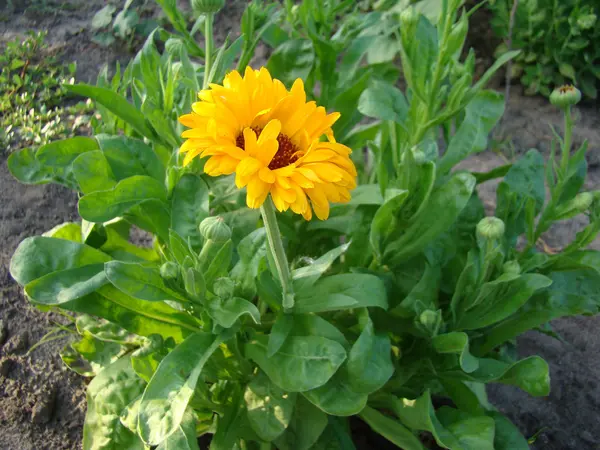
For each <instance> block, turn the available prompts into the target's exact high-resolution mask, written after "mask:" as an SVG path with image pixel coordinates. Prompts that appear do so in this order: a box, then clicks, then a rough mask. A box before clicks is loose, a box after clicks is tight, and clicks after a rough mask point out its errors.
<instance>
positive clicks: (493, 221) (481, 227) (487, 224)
mask: <svg viewBox="0 0 600 450" xmlns="http://www.w3.org/2000/svg"><path fill="white" fill-rule="evenodd" d="M502 236H504V222H502V220H500V219H498V218H497V217H493V216H492V217H484V218H483V219H481V220H480V221H479V223H478V224H477V238H478V239H500V238H501V237H502Z"/></svg>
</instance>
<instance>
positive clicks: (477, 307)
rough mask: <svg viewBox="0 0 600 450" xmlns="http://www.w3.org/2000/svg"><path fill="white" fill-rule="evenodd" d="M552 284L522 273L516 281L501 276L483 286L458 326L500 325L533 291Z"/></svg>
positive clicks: (547, 280)
mask: <svg viewBox="0 0 600 450" xmlns="http://www.w3.org/2000/svg"><path fill="white" fill-rule="evenodd" d="M551 284H552V280H551V279H550V278H548V277H545V276H543V275H539V274H524V275H521V276H520V277H517V278H514V277H510V276H506V275H503V276H501V277H500V278H498V279H497V280H494V281H491V282H489V283H485V284H484V285H483V286H481V289H480V290H479V293H478V296H477V298H476V299H475V301H474V302H473V304H472V305H470V308H469V310H468V311H467V312H466V314H465V315H464V316H463V317H462V318H461V319H460V320H459V322H458V324H457V327H458V328H460V329H464V330H475V329H479V328H485V327H487V326H489V325H493V324H494V323H497V322H500V321H502V320H504V319H506V318H507V317H509V316H510V315H512V314H513V313H515V312H517V311H518V310H519V308H521V306H523V305H524V304H525V302H527V300H529V299H530V298H531V296H532V295H533V294H534V293H535V292H536V291H538V290H540V289H543V288H546V287H548V286H550V285H551Z"/></svg>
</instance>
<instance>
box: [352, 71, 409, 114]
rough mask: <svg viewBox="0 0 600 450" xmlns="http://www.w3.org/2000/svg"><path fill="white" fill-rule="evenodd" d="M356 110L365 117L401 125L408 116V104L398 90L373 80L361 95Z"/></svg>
mask: <svg viewBox="0 0 600 450" xmlns="http://www.w3.org/2000/svg"><path fill="white" fill-rule="evenodd" d="M358 110H359V111H360V112H361V113H362V114H364V115H365V116H367V117H372V118H375V119H380V120H391V121H393V122H396V123H403V122H404V121H405V120H406V115H407V114H408V103H407V102H406V99H405V98H404V94H402V91H400V89H398V88H396V87H395V86H393V85H391V84H388V83H386V82H384V81H379V80H375V81H373V82H372V83H371V85H370V86H369V87H368V88H367V89H365V91H364V92H363V93H362V94H361V96H360V100H359V101H358Z"/></svg>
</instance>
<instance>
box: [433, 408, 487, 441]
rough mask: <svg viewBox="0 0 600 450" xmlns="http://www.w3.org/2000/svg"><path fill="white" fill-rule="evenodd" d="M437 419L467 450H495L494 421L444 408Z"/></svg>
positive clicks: (439, 411) (439, 410)
mask: <svg viewBox="0 0 600 450" xmlns="http://www.w3.org/2000/svg"><path fill="white" fill-rule="evenodd" d="M437 417H438V419H439V420H440V422H441V423H442V424H443V425H444V427H445V428H446V429H447V430H448V431H449V432H450V433H452V434H453V435H454V436H455V437H456V438H457V440H458V442H459V447H458V448H464V449H465V450H494V428H495V424H494V419H492V418H491V417H487V416H471V415H470V414H468V413H465V412H462V411H458V410H456V409H453V408H449V407H447V406H443V407H441V408H440V409H438V411H437Z"/></svg>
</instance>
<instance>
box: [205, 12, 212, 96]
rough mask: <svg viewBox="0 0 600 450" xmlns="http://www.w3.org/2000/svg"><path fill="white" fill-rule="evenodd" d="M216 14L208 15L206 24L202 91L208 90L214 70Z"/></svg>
mask: <svg viewBox="0 0 600 450" xmlns="http://www.w3.org/2000/svg"><path fill="white" fill-rule="evenodd" d="M214 18H215V14H214V13H207V14H206V20H205V22H204V45H205V50H204V80H203V81H202V89H206V88H208V84H209V83H210V81H211V80H210V71H211V70H212V54H213V22H214Z"/></svg>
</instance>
